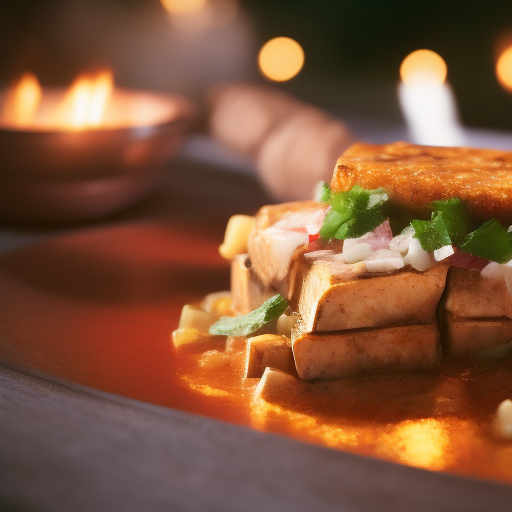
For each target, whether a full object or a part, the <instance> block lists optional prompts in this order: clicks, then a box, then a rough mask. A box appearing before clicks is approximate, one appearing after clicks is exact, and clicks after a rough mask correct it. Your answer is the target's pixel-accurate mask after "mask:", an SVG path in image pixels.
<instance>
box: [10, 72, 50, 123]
mask: <svg viewBox="0 0 512 512" xmlns="http://www.w3.org/2000/svg"><path fill="white" fill-rule="evenodd" d="M41 96H42V90H41V86H40V85H39V81H38V80H37V78H36V77H35V76H34V75H33V74H31V73H25V74H24V75H23V76H22V77H21V78H20V80H19V81H18V82H17V83H16V84H15V85H14V87H12V88H11V89H10V90H9V91H8V92H7V95H6V101H5V103H4V106H3V108H2V113H1V116H0V122H1V124H4V125H13V126H27V125H29V124H30V123H31V121H32V120H33V118H34V116H35V113H36V110H37V107H38V106H39V103H40V101H41Z"/></svg>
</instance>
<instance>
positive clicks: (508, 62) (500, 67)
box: [496, 46, 512, 92]
mask: <svg viewBox="0 0 512 512" xmlns="http://www.w3.org/2000/svg"><path fill="white" fill-rule="evenodd" d="M496 77H497V79H498V82H499V83H500V85H501V86H502V87H503V88H504V89H506V90H508V91H511V92H512V46H509V47H508V48H506V49H505V50H504V51H503V52H502V53H501V55H500V56H499V57H498V60H497V62H496Z"/></svg>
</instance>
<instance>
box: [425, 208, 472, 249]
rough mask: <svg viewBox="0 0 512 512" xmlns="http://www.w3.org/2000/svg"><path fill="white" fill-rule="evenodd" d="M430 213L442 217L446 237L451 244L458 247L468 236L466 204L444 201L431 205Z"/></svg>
mask: <svg viewBox="0 0 512 512" xmlns="http://www.w3.org/2000/svg"><path fill="white" fill-rule="evenodd" d="M430 206H431V208H432V212H433V213H434V215H435V214H438V213H440V214H441V215H442V216H443V220H444V223H445V224H446V229H447V230H448V235H449V236H450V239H451V241H452V243H453V244H455V245H460V244H461V243H462V242H464V240H465V239H466V236H467V234H468V226H469V219H468V214H467V211H466V203H464V201H462V200H461V199H455V198H453V199H446V200H444V201H434V202H433V203H431V205H430Z"/></svg>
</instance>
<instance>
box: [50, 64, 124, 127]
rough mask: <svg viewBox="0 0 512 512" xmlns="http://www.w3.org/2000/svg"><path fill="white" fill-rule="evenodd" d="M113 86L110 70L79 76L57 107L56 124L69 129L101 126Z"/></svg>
mask: <svg viewBox="0 0 512 512" xmlns="http://www.w3.org/2000/svg"><path fill="white" fill-rule="evenodd" d="M113 88H114V78H113V76H112V72H111V71H108V70H106V71H102V72H101V73H98V74H97V75H96V76H94V77H90V76H79V77H78V78H77V79H76V80H75V82H74V83H73V85H72V86H71V88H70V89H69V91H68V92H67V93H66V96H65V98H64V100H63V101H62V103H61V105H60V107H59V112H58V114H57V116H58V120H57V124H58V125H60V126H61V127H62V128H67V129H71V130H80V129H84V128H95V127H98V126H101V124H102V122H103V118H104V115H105V109H106V106H107V102H108V99H109V97H110V96H111V94H112V90H113Z"/></svg>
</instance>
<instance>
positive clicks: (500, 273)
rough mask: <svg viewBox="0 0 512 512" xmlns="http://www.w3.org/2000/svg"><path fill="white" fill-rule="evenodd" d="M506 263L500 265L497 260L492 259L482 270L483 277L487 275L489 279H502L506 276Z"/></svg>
mask: <svg viewBox="0 0 512 512" xmlns="http://www.w3.org/2000/svg"><path fill="white" fill-rule="evenodd" d="M504 267H505V265H500V264H499V263H496V262H495V261H490V262H489V263H488V264H487V265H486V266H485V267H484V268H483V269H482V271H481V272H480V274H481V275H482V277H487V278H488V279H501V278H502V277H505V275H504V274H505V272H504Z"/></svg>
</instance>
